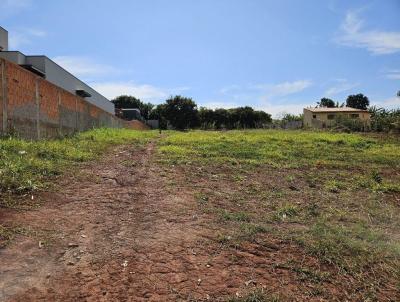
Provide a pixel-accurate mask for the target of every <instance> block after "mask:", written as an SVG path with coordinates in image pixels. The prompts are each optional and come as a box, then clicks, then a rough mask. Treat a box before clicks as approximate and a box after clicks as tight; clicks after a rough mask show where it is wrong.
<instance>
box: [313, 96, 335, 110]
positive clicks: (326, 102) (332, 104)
mask: <svg viewBox="0 0 400 302" xmlns="http://www.w3.org/2000/svg"><path fill="white" fill-rule="evenodd" d="M317 104H318V106H319V107H328V108H334V107H338V106H337V105H336V104H335V102H334V101H333V100H331V99H328V98H322V99H321V100H320V101H319V102H317Z"/></svg>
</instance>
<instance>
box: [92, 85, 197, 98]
mask: <svg viewBox="0 0 400 302" xmlns="http://www.w3.org/2000/svg"><path fill="white" fill-rule="evenodd" d="M91 86H92V87H93V88H94V89H96V90H97V91H98V92H100V93H101V94H103V95H104V96H105V97H106V98H108V99H113V98H115V97H117V96H119V95H133V96H135V97H137V98H139V99H141V100H142V101H145V102H153V103H161V102H163V101H165V99H166V98H168V97H169V96H171V95H175V94H179V93H181V92H182V91H185V90H188V89H189V88H188V87H178V88H170V89H167V88H160V87H156V86H153V85H148V84H137V83H134V82H99V83H92V84H91Z"/></svg>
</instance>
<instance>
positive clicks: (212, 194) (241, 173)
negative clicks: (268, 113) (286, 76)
mask: <svg viewBox="0 0 400 302" xmlns="http://www.w3.org/2000/svg"><path fill="white" fill-rule="evenodd" d="M158 159H159V161H160V163H162V164H164V165H166V166H169V167H177V166H179V167H181V168H183V170H184V171H186V174H185V179H186V182H187V183H196V184H197V185H196V186H197V187H202V188H203V189H202V190H201V194H202V196H207V201H206V202H203V205H202V207H203V210H204V207H205V206H206V208H207V213H210V214H214V215H215V223H218V224H219V227H220V228H221V234H226V235H220V237H219V238H218V241H219V242H221V243H224V245H225V246H237V245H238V244H239V245H240V244H241V242H243V241H251V242H258V243H260V244H262V243H263V237H264V236H265V235H268V236H269V235H273V236H275V237H276V238H278V239H281V240H283V241H286V242H294V243H296V244H297V245H298V247H299V248H301V249H302V250H303V251H304V252H305V253H306V254H308V255H309V256H311V257H315V258H317V259H318V260H319V261H320V263H322V264H324V265H328V266H330V267H333V268H335V269H336V270H337V271H338V272H339V273H340V274H349V275H351V276H352V278H355V279H356V280H358V281H359V282H360V283H359V285H360V286H363V285H364V284H386V283H390V284H391V285H390V286H392V287H396V288H399V289H400V282H398V281H395V280H400V231H399V230H400V206H399V203H398V202H399V200H400V194H399V193H400V174H399V173H398V171H400V138H399V137H396V136H387V137H378V136H373V135H362V134H343V133H330V132H313V131H282V130H248V131H247V130H245V131H226V132H216V131H190V132H186V133H182V132H174V131H170V132H168V136H167V137H166V138H165V139H163V140H162V141H161V142H160V145H159V154H158ZM198 171H201V172H198ZM210 184H211V186H212V189H207V188H208V187H209V186H210ZM204 204H206V205H204ZM228 234H229V235H228ZM266 240H268V239H266ZM232 243H234V244H232ZM265 244H267V243H265ZM312 272H313V271H312V269H311V268H308V267H307V266H305V267H301V268H300V269H299V270H297V271H296V273H298V274H299V275H301V277H302V278H305V279H310V278H311V279H312V278H314V279H315V280H317V279H318V276H314V275H313V274H312ZM320 273H321V274H322V275H324V274H325V272H323V271H322V272H320ZM365 278H367V279H368V281H365V280H364V279H365ZM389 280H391V281H389ZM365 282H369V283H365ZM375 289H376V288H374V287H371V288H370V289H366V290H365V292H366V295H367V294H373V293H374V290H375ZM246 299H247V298H243V299H242V300H237V301H253V300H251V299H252V298H249V299H250V300H246ZM254 299H255V300H254V301H258V300H257V297H254ZM261 301H263V300H261Z"/></svg>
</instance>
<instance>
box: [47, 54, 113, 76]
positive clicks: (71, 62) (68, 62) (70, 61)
mask: <svg viewBox="0 0 400 302" xmlns="http://www.w3.org/2000/svg"><path fill="white" fill-rule="evenodd" d="M52 59H53V61H54V62H56V63H57V64H59V65H60V66H61V67H63V68H65V69H66V70H68V71H69V72H70V73H72V74H73V75H75V76H77V77H80V78H85V79H88V78H98V77H101V76H105V75H110V74H115V73H117V72H118V71H117V69H115V68H114V67H112V66H108V65H105V64H100V63H96V62H94V60H92V59H90V58H88V57H81V56H58V57H54V58H52Z"/></svg>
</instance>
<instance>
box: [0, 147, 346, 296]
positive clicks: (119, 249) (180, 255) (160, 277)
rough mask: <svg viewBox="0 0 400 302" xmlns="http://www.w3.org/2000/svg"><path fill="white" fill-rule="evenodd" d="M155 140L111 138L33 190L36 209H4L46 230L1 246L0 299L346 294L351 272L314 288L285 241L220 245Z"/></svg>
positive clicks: (6, 218)
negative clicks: (159, 158)
mask: <svg viewBox="0 0 400 302" xmlns="http://www.w3.org/2000/svg"><path fill="white" fill-rule="evenodd" d="M154 150H155V145H154V143H149V144H148V145H147V146H146V147H145V148H142V149H139V150H138V148H137V147H136V148H135V147H134V146H122V147H118V148H116V149H115V150H113V151H112V152H110V153H109V154H108V155H106V156H104V157H103V158H102V159H101V160H99V161H97V162H93V163H90V164H87V165H84V166H83V167H82V169H81V172H80V173H79V175H73V173H71V175H66V176H65V177H64V179H60V180H58V186H57V187H58V188H59V189H58V191H57V192H43V193H40V194H39V196H37V197H35V198H36V200H39V201H40V202H41V203H42V206H41V207H39V208H38V209H36V210H28V211H22V212H21V211H16V210H12V209H3V210H1V211H0V219H1V221H2V224H4V225H13V226H18V225H22V226H23V227H24V228H28V229H30V230H37V231H38V232H39V233H40V234H47V236H48V238H49V240H48V243H47V241H45V245H44V246H43V247H39V243H38V240H39V239H38V238H37V237H35V236H23V235H20V236H18V237H17V238H15V240H14V241H13V242H12V243H11V244H10V245H9V246H7V247H6V248H4V249H2V250H0V259H1V267H0V301H225V300H226V299H227V298H228V297H231V296H234V295H243V294H244V293H245V292H248V291H251V290H253V289H254V288H256V287H257V288H261V289H264V290H265V291H268V292H274V293H279V294H280V296H281V297H282V298H283V299H285V300H286V299H289V300H290V301H334V300H337V301H344V300H345V299H346V297H348V295H347V294H346V291H347V290H348V286H349V282H351V280H344V278H342V279H341V280H337V279H335V278H333V279H332V280H330V281H326V282H324V283H323V285H322V287H323V291H324V292H325V294H323V295H322V296H321V295H318V296H317V295H316V296H314V295H313V294H312V293H313V292H315V291H317V290H319V289H318V288H317V287H321V285H315V284H313V283H310V282H307V281H304V280H303V281H302V280H299V278H298V276H297V274H296V273H295V272H293V271H291V270H290V269H288V268H287V267H284V266H282V265H280V264H281V263H287V261H288V260H290V259H294V260H299V259H300V260H299V261H302V262H306V263H308V265H309V266H315V267H318V262H317V261H316V260H314V259H312V258H310V257H309V256H306V255H305V254H304V253H303V252H302V251H301V250H299V248H298V247H297V246H295V245H291V244H290V243H285V242H282V241H280V240H277V239H274V238H268V240H269V244H268V245H263V246H261V245H258V244H256V243H245V244H243V246H242V247H241V248H237V249H235V248H226V247H222V246H221V244H220V243H218V242H217V241H216V240H215V238H216V234H217V233H218V231H219V229H218V226H217V225H216V224H214V223H212V221H213V218H212V214H209V213H204V212H201V211H199V210H198V207H197V203H196V200H195V198H194V192H193V191H191V190H190V186H187V185H186V184H185V182H184V181H183V180H182V179H183V177H182V176H181V175H176V178H175V179H174V181H176V185H175V186H174V187H172V188H171V187H168V185H167V183H168V181H170V180H171V178H168V177H170V176H166V173H164V172H165V171H164V170H163V169H164V168H163V167H162V166H160V165H159V164H157V162H156V161H155V160H154ZM172 169H174V168H172ZM175 171H176V172H177V171H179V170H178V169H176V170H175ZM167 174H168V173H167ZM42 236H43V235H42ZM266 236H268V235H266ZM42 240H43V239H42ZM333 297H335V298H333Z"/></svg>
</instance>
